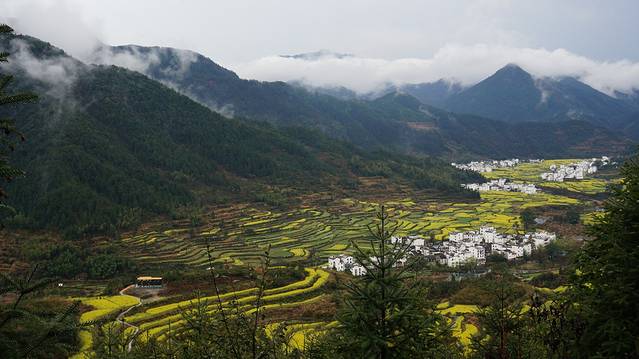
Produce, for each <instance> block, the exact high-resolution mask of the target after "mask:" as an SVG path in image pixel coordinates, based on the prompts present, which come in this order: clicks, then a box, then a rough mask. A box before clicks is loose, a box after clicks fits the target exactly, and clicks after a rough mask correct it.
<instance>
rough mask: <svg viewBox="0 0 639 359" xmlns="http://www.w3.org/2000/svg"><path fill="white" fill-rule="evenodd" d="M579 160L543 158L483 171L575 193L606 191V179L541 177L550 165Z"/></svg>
mask: <svg viewBox="0 0 639 359" xmlns="http://www.w3.org/2000/svg"><path fill="white" fill-rule="evenodd" d="M577 161H579V160H578V159H561V160H545V161H543V162H539V163H522V164H519V165H517V166H515V167H506V168H497V169H495V170H493V171H492V172H487V173H483V175H484V177H486V178H488V179H497V178H509V179H511V180H514V181H521V182H527V183H534V184H536V185H538V186H540V187H546V188H556V189H564V190H568V191H571V192H575V193H585V194H597V193H602V192H605V191H606V186H607V185H608V184H609V183H610V182H609V181H608V180H606V179H602V178H597V177H589V178H586V179H583V180H568V181H565V182H552V181H545V180H543V179H541V177H540V175H541V174H542V173H543V172H548V169H549V168H550V166H552V165H556V166H560V165H568V164H570V163H574V162H577Z"/></svg>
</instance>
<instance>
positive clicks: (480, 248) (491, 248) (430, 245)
mask: <svg viewBox="0 0 639 359" xmlns="http://www.w3.org/2000/svg"><path fill="white" fill-rule="evenodd" d="M556 239H557V236H556V234H554V233H551V232H546V231H539V232H528V233H526V234H524V235H512V234H503V233H499V232H497V230H496V229H495V228H494V227H490V226H482V227H480V228H479V230H475V231H466V232H451V233H450V234H449V235H448V240H447V241H441V242H434V241H430V240H427V239H425V238H423V237H421V236H407V237H392V238H391V244H395V245H402V244H406V245H410V249H411V254H412V255H419V256H423V257H425V258H426V259H427V260H428V261H429V262H431V263H436V264H438V265H442V266H448V267H459V266H461V265H464V264H467V263H476V264H479V265H481V264H484V263H485V262H486V257H487V255H490V254H496V255H500V256H503V257H504V258H506V260H509V261H510V260H515V259H519V258H523V257H524V256H526V255H530V254H531V253H532V251H533V249H535V248H539V247H543V246H546V245H547V244H548V243H550V242H552V241H554V240H556ZM371 261H374V258H372V259H371ZM406 261H407V258H402V259H401V260H400V261H398V265H403V264H404V263H406ZM327 268H329V269H333V270H336V271H340V272H344V271H350V273H351V274H352V275H354V276H361V275H364V274H366V268H365V267H364V266H362V265H361V263H358V262H357V260H356V259H355V258H353V257H352V256H348V255H345V254H341V255H338V256H331V257H329V258H328V265H327Z"/></svg>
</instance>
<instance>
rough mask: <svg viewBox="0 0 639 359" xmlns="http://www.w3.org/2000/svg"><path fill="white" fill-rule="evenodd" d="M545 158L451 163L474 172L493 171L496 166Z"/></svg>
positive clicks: (537, 160) (508, 165) (538, 160)
mask: <svg viewBox="0 0 639 359" xmlns="http://www.w3.org/2000/svg"><path fill="white" fill-rule="evenodd" d="M543 161H544V160H540V159H531V160H527V161H523V160H520V159H519V158H511V159H509V160H488V161H473V162H469V163H455V162H453V163H451V166H453V167H455V168H458V169H460V170H466V171H473V172H479V173H484V172H492V171H493V170H494V169H496V168H506V167H515V166H517V165H518V164H520V163H524V162H528V163H541V162H543Z"/></svg>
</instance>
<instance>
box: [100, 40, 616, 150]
mask: <svg viewBox="0 0 639 359" xmlns="http://www.w3.org/2000/svg"><path fill="white" fill-rule="evenodd" d="M123 59H127V60H128V61H123ZM131 59H137V60H138V62H140V63H143V64H144V66H143V67H141V68H138V71H141V72H143V73H145V74H146V75H148V76H150V77H152V78H154V79H156V80H159V81H162V82H163V83H167V84H170V86H172V87H174V88H175V89H177V90H178V91H180V92H181V93H183V94H186V95H187V96H189V97H191V98H192V99H194V100H196V101H198V102H200V103H203V104H205V105H207V106H209V107H210V108H212V109H214V110H216V111H219V112H221V113H224V114H227V115H229V116H236V117H245V118H247V119H252V120H258V121H268V122H270V123H273V124H275V125H277V126H280V127H282V126H284V127H285V126H291V125H295V126H304V127H308V128H313V129H318V130H320V131H322V132H323V133H325V134H327V135H329V136H331V137H333V138H338V139H343V140H348V141H349V142H351V143H354V144H356V145H358V146H362V147H364V148H367V149H375V148H384V149H392V150H398V151H403V152H405V153H410V154H414V155H436V156H444V157H448V158H458V157H459V156H462V157H499V158H502V157H504V156H515V155H516V156H524V157H527V156H542V155H543V156H553V157H556V156H566V155H568V156H574V155H577V154H585V153H598V152H599V151H600V149H602V148H603V149H607V150H606V152H607V153H608V152H610V151H612V150H617V149H622V148H624V145H625V144H628V142H627V141H625V140H624V139H623V138H621V136H619V135H615V134H613V133H611V132H610V131H604V130H602V129H601V128H599V127H597V126H596V125H591V124H590V123H586V122H579V123H572V122H564V121H558V122H557V123H556V124H554V125H553V126H550V127H548V126H540V125H538V124H529V123H523V124H519V125H517V126H512V125H511V124H508V123H504V122H495V121H493V120H488V119H485V118H483V119H482V118H480V117H478V116H476V115H470V116H469V115H463V114H450V113H445V112H444V111H440V110H437V109H434V108H430V107H429V108H430V110H428V111H421V110H419V109H415V108H414V107H415V104H418V103H419V101H416V100H415V101H416V102H415V103H414V104H413V105H409V106H408V107H409V108H410V107H411V106H412V107H413V109H412V110H410V111H406V109H403V108H402V107H403V106H400V107H397V104H395V103H393V102H388V101H386V100H384V99H383V98H382V99H378V100H373V101H368V100H364V99H357V98H353V94H352V93H349V92H348V91H347V90H345V89H340V88H335V89H324V90H318V89H310V90H306V89H304V88H301V87H300V86H299V85H295V86H292V85H289V84H286V83H283V82H259V81H249V80H243V79H240V78H239V77H238V76H237V75H236V74H234V73H233V72H231V71H228V70H225V69H223V68H222V67H220V66H219V65H217V64H215V63H214V62H213V61H212V60H210V59H208V58H206V57H204V56H202V55H199V54H196V53H193V52H188V51H185V50H176V49H171V48H155V47H153V48H151V47H140V46H134V45H127V46H118V47H110V48H109V47H107V48H102V49H101V50H99V51H98V52H97V54H96V55H95V62H98V63H109V62H111V63H113V62H115V63H122V64H127V63H130V62H131V61H130V60H131ZM511 70H512V71H510V70H508V71H510V72H515V73H519V75H518V76H519V77H521V78H524V79H525V78H526V75H527V74H526V73H525V72H523V70H521V69H519V70H517V69H515V68H512V69H511ZM520 70H521V71H520ZM528 77H529V75H528ZM513 86H515V87H517V86H519V84H518V83H517V84H513ZM407 90H410V91H404V90H402V91H403V92H409V93H414V94H416V95H417V96H419V97H423V98H425V97H428V96H430V98H438V99H440V101H442V102H444V99H445V98H449V99H450V98H452V97H450V96H453V97H454V96H461V95H462V94H464V93H466V91H462V92H460V91H461V88H460V87H459V85H449V84H448V83H445V82H443V81H442V82H439V83H436V84H434V85H433V86H415V87H414V88H412V87H411V88H407ZM533 90H534V89H527V90H521V91H524V92H526V93H528V92H530V93H532V92H533ZM327 94H332V95H335V96H331V95H327ZM447 94H448V95H447ZM391 96H394V95H393V93H391ZM338 97H339V98H338ZM413 100H414V99H413ZM408 101H409V102H410V101H412V100H408ZM496 106H497V107H499V109H500V110H499V111H506V112H507V111H511V110H510V109H509V107H508V106H505V105H504V106H501V105H499V101H497V102H496ZM515 107H516V109H517V110H522V109H525V108H526V106H523V105H522V106H519V107H517V106H515ZM522 111H523V110H522ZM433 113H438V114H439V115H438V116H433ZM405 115H406V116H410V118H412V120H411V121H412V122H417V123H410V122H411V121H408V120H407V118H405V117H404V116H405ZM568 119H570V118H568ZM528 120H530V119H528ZM422 122H426V123H431V124H432V123H437V125H436V126H431V125H428V126H426V125H424V124H423V123H422ZM426 130H428V131H426ZM575 131H577V133H575ZM529 134H534V136H535V143H533V144H524V143H522V137H523V138H526V137H527V136H533V135H529ZM487 139H491V140H497V141H494V143H491V142H489V141H488V140H487Z"/></svg>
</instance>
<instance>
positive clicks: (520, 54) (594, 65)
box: [233, 44, 639, 94]
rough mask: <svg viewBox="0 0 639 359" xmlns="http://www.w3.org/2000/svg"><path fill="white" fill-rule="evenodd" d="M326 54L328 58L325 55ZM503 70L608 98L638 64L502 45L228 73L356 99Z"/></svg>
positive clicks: (626, 84) (636, 76)
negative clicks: (563, 81)
mask: <svg viewBox="0 0 639 359" xmlns="http://www.w3.org/2000/svg"><path fill="white" fill-rule="evenodd" d="M327 54H329V55H327ZM507 64H517V65H519V66H521V67H522V68H523V69H524V70H526V71H528V72H530V73H531V74H532V75H533V76H535V77H561V76H571V77H576V78H578V79H580V80H581V81H583V82H585V83H586V84H588V85H590V86H592V87H594V88H596V89H598V90H599V91H602V92H605V93H608V94H613V93H614V92H615V91H619V92H624V93H629V92H632V91H633V89H639V63H637V62H631V61H628V60H621V61H614V62H607V61H596V60H592V59H589V58H587V57H584V56H580V55H577V54H574V53H572V52H570V51H567V50H565V49H555V50H547V49H543V48H524V47H509V46H503V45H489V44H476V45H471V46H467V45H457V44H451V45H446V46H444V47H443V48H441V49H440V50H438V51H437V52H436V53H435V54H434V55H433V56H432V57H429V58H400V59H393V60H387V59H379V58H362V57H356V56H330V52H324V55H323V56H300V55H297V56H287V57H283V56H267V57H263V58H260V59H257V60H255V61H250V62H246V63H242V64H237V65H236V66H234V67H233V70H235V71H236V72H237V73H238V74H239V75H240V76H241V77H245V78H252V79H258V80H265V81H275V80H281V81H301V82H304V83H308V84H310V85H313V86H344V87H347V88H350V89H353V90H355V91H357V92H360V93H365V92H370V91H375V90H376V89H378V88H380V87H382V86H384V85H385V84H388V83H392V84H396V85H402V84H415V83H424V82H434V81H437V80H439V79H447V80H451V81H456V82H460V83H461V84H463V85H466V86H468V85H472V84H475V83H477V82H479V81H481V80H482V79H484V78H486V77H487V76H490V75H491V74H493V73H494V72H495V71H497V70H498V69H499V68H501V67H503V66H505V65H507Z"/></svg>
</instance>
